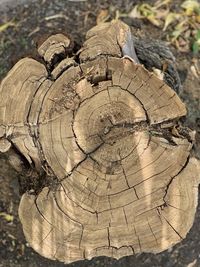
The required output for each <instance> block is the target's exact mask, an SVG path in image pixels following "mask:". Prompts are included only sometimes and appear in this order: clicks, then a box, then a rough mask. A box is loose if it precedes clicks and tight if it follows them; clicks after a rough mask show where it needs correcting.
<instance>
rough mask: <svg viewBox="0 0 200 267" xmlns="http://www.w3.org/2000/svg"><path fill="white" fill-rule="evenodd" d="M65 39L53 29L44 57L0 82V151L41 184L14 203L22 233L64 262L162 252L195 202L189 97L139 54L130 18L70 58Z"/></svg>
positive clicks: (181, 233)
mask: <svg viewBox="0 0 200 267" xmlns="http://www.w3.org/2000/svg"><path fill="white" fill-rule="evenodd" d="M69 45H70V40H69V39H68V38H67V37H66V36H64V35H61V34H58V35H54V36H52V37H50V38H49V39H48V40H47V41H45V42H44V44H43V45H42V46H41V47H39V49H38V51H39V54H40V56H41V57H43V59H44V62H45V64H42V63H39V62H37V61H36V60H34V59H30V58H24V59H22V60H20V61H19V62H18V63H17V64H16V65H15V66H14V67H13V69H12V70H11V71H10V72H9V73H8V75H7V77H6V78H5V79H4V80H3V81H2V83H1V87H0V151H1V152H4V153H6V152H7V151H8V152H9V151H10V150H11V149H12V148H14V150H13V151H14V152H16V151H17V155H16V157H17V160H16V162H17V164H18V165H17V166H18V171H19V169H20V168H19V165H20V164H19V156H21V161H22V163H23V162H24V165H25V168H24V169H25V171H24V176H26V175H27V176H29V180H30V179H32V180H33V181H32V183H33V184H34V179H35V181H36V185H37V186H35V187H33V188H29V190H27V191H26V192H24V194H23V196H22V198H21V202H20V206H19V217H20V220H21V222H22V226H23V231H24V234H25V237H26V239H27V241H28V242H29V244H30V245H31V246H32V247H33V248H34V249H35V250H36V251H37V252H38V253H40V254H41V255H43V256H45V257H47V258H50V259H58V260H60V261H63V262H67V263H69V262H73V261H77V260H82V259H91V258H92V257H96V256H103V255H105V256H109V257H114V258H117V259H118V258H121V257H123V256H127V255H132V254H137V253H141V252H153V253H158V252H161V251H163V250H165V249H167V248H169V247H171V246H172V245H174V244H176V243H178V242H179V241H181V240H182V239H183V238H185V237H186V234H187V233H188V231H189V230H190V228H191V226H192V224H193V220H194V216H195V212H196V206H197V195H198V184H199V182H200V175H199V173H200V167H199V162H198V161H197V160H196V159H194V158H190V150H191V148H192V145H193V141H194V137H193V136H194V133H193V132H192V131H191V130H189V129H187V128H185V127H183V126H182V125H181V123H180V122H179V118H181V117H183V116H185V115H186V113H187V111H186V107H185V105H184V104H183V102H182V101H181V99H180V98H179V96H178V95H177V94H176V92H175V91H174V90H173V89H172V88H170V87H169V86H168V85H167V84H166V83H165V82H164V81H163V80H161V79H160V78H159V77H157V76H156V75H155V74H154V73H153V72H150V71H148V70H147V69H145V67H144V66H143V65H141V64H140V63H139V59H138V57H137V56H136V53H135V49H134V41H133V38H132V35H131V31H130V29H129V27H128V26H127V25H125V24H124V23H122V22H120V21H112V22H110V23H105V24H100V25H97V26H96V27H94V28H93V29H91V30H90V31H89V32H88V34H87V36H86V41H85V43H84V44H83V47H82V49H81V50H80V51H79V54H78V57H79V59H78V60H77V59H76V58H75V59H73V58H67V56H63V55H65V53H66V51H67V48H68V46H69ZM61 55H62V56H61ZM56 60H57V61H56ZM14 152H13V153H14ZM12 157H13V155H12ZM13 161H15V160H14V158H13ZM13 165H15V164H14V163H13ZM27 166H28V167H27ZM26 171H27V173H26ZM38 181H39V182H38Z"/></svg>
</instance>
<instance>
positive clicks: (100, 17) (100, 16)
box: [96, 9, 110, 24]
mask: <svg viewBox="0 0 200 267" xmlns="http://www.w3.org/2000/svg"><path fill="white" fill-rule="evenodd" d="M109 17H110V15H109V12H108V10H107V9H102V10H101V11H100V12H99V14H98V16H97V19H96V23H97V24H99V23H103V22H106V21H107V20H108V19H109Z"/></svg>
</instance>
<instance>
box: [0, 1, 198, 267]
mask: <svg viewBox="0 0 200 267" xmlns="http://www.w3.org/2000/svg"><path fill="white" fill-rule="evenodd" d="M141 2H145V3H147V2H148V3H154V2H155V1H153V0H149V1H139V0H138V1H137V0H134V1H133V0H112V1H108V0H105V1H103V0H97V1H94V0H88V1H87V0H85V1H83V0H82V1H80V0H79V1H66V0H57V1H56V0H36V1H34V2H33V3H32V2H30V3H27V4H26V5H19V6H17V7H15V8H13V9H12V8H10V9H9V10H6V11H3V10H0V25H1V24H2V23H5V21H10V20H12V21H14V22H15V23H16V24H17V25H16V26H15V27H10V28H8V29H7V30H6V31H3V32H2V33H0V80H1V79H2V78H3V77H4V76H5V74H6V73H7V71H8V70H9V69H10V68H11V67H12V66H13V65H14V63H15V62H16V61H17V60H18V59H20V58H22V57H24V56H30V55H33V54H34V52H33V51H34V50H35V47H36V45H37V43H38V42H40V39H44V36H46V35H49V34H52V33H56V32H65V33H67V34H69V35H70V36H71V37H73V40H74V44H75V49H76V50H78V48H79V47H80V46H81V44H82V42H83V40H84V35H85V33H86V31H87V30H88V29H89V28H91V27H92V26H93V25H95V23H96V17H97V14H98V13H99V12H100V10H102V9H109V12H110V14H111V15H112V16H115V14H116V11H117V10H118V11H120V12H122V13H128V12H129V11H130V10H131V9H132V8H133V6H134V4H136V3H141ZM180 3H181V1H179V0H176V1H173V5H174V9H176V8H177V6H178V5H180ZM125 20H126V22H127V23H128V24H129V25H133V26H135V27H137V28H138V30H139V31H140V32H141V33H142V34H144V35H146V36H149V37H151V38H155V39H161V40H165V37H166V36H165V35H166V33H165V32H163V31H162V30H160V29H158V28H156V27H155V26H152V25H151V24H150V23H149V22H145V21H138V20H137V21H134V20H131V19H128V20H127V19H125ZM171 49H172V51H173V53H174V55H175V56H176V58H177V67H178V71H179V74H180V77H181V81H182V84H183V92H182V93H181V98H182V99H183V100H184V102H185V103H186V105H187V107H188V116H187V118H186V121H185V124H186V125H187V126H189V127H190V128H192V129H194V130H196V139H197V142H196V144H195V146H194V149H193V152H192V153H193V155H194V156H195V157H197V158H199V159H200V80H199V79H198V78H197V77H195V76H194V74H193V73H192V71H191V64H192V57H193V56H192V53H180V52H178V51H176V49H175V48H173V47H171ZM197 60H198V58H197ZM19 201H20V194H19V187H18V179H17V173H15V172H14V171H13V170H12V169H11V167H10V166H9V165H8V163H7V162H6V159H4V158H3V157H2V156H1V155H0V212H5V213H8V214H10V215H12V216H13V220H11V221H10V222H9V221H8V220H6V219H5V218H3V217H0V267H25V266H26V267H39V266H42V267H47V266H48V267H53V266H55V267H61V266H66V265H65V264H63V263H59V262H55V261H51V260H47V259H45V258H43V257H41V256H40V255H38V254H37V253H36V252H34V251H33V250H32V249H31V248H30V247H29V245H28V244H27V243H26V241H25V239H24V236H23V232H22V227H21V224H20V222H19V218H18V214H17V210H18V204H19ZM67 266H70V267H79V266H80V267H86V266H87V267H93V266H97V267H100V266H104V267H107V266H113V267H114V266H115V267H133V266H138V267H146V266H148V267H158V266H159V267H184V266H187V267H194V266H196V267H197V266H200V205H199V206H198V210H197V213H196V218H195V221H194V225H193V227H192V229H191V230H190V232H189V233H188V235H187V237H186V239H185V240H183V241H182V242H181V243H179V244H177V245H176V246H174V247H173V248H171V249H169V250H167V251H165V252H163V253H160V254H157V255H153V254H147V253H146V254H141V255H138V256H129V257H124V258H122V259H120V260H118V261H117V260H114V259H110V258H106V257H99V258H95V259H92V260H90V261H81V262H76V263H73V264H69V265H67Z"/></svg>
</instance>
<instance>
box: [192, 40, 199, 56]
mask: <svg viewBox="0 0 200 267" xmlns="http://www.w3.org/2000/svg"><path fill="white" fill-rule="evenodd" d="M199 50H200V45H199V44H198V43H197V42H194V43H193V45H192V51H193V53H194V54H197V53H198V52H199Z"/></svg>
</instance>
